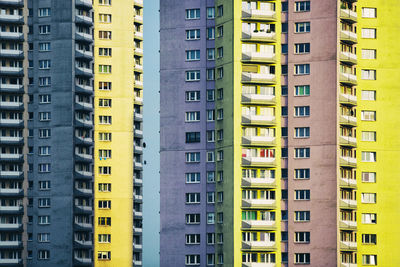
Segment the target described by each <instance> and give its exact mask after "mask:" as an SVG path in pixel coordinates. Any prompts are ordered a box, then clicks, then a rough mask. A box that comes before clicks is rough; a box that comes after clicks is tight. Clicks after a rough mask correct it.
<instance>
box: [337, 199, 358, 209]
mask: <svg viewBox="0 0 400 267" xmlns="http://www.w3.org/2000/svg"><path fill="white" fill-rule="evenodd" d="M339 206H340V208H341V209H356V208H357V200H354V199H340V202H339Z"/></svg>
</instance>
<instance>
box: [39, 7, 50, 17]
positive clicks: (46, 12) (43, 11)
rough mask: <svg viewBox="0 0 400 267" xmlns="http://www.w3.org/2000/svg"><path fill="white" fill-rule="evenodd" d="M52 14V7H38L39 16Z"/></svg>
mask: <svg viewBox="0 0 400 267" xmlns="http://www.w3.org/2000/svg"><path fill="white" fill-rule="evenodd" d="M50 15H51V9H50V8H39V9H38V16H39V17H49V16H50Z"/></svg>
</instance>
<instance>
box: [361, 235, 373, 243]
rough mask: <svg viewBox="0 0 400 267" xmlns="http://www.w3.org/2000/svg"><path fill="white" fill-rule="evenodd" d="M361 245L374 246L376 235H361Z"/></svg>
mask: <svg viewBox="0 0 400 267" xmlns="http://www.w3.org/2000/svg"><path fill="white" fill-rule="evenodd" d="M362 243H363V244H369V245H376V234H363V235H362Z"/></svg>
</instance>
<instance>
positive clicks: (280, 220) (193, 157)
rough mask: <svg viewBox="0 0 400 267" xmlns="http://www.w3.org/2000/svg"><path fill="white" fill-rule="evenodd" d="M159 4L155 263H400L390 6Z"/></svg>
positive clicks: (262, 0) (221, 0) (370, 1)
mask: <svg viewBox="0 0 400 267" xmlns="http://www.w3.org/2000/svg"><path fill="white" fill-rule="evenodd" d="M160 11H161V32H160V36H161V50H160V53H161V73H160V74H161V109H160V110H161V150H160V156H161V171H160V174H161V190H160V193H161V251H160V256H161V258H160V263H161V266H191V265H200V266H215V265H217V266H247V267H249V266H294V265H297V264H302V265H310V266H340V267H344V266H350V267H353V266H354V267H355V266H364V265H372V266H378V264H379V266H391V265H393V263H395V262H400V258H399V256H397V255H396V254H395V253H392V251H391V250H390V249H384V248H389V247H395V240H396V239H398V238H399V237H400V232H399V231H398V230H396V229H394V228H395V227H394V225H393V224H394V223H395V220H397V217H398V216H397V214H398V212H397V205H396V202H397V201H398V196H397V194H396V192H398V191H399V189H400V188H398V186H396V183H395V182H394V181H393V179H395V178H394V176H393V174H395V173H397V172H398V168H397V167H396V164H395V161H396V160H397V159H399V158H400V143H399V142H398V141H397V140H398V139H399V138H398V134H397V133H396V131H394V130H393V129H394V127H395V125H396V124H397V123H398V122H399V119H397V117H396V115H395V111H394V109H395V108H396V105H397V102H398V99H399V96H398V95H397V93H396V89H395V88H396V81H395V77H396V74H395V73H396V72H398V70H399V67H398V66H397V65H396V63H395V62H396V60H397V59H398V58H399V53H398V52H396V43H397V39H398V37H397V36H398V34H397V33H396V31H395V28H396V27H398V26H399V25H398V23H397V22H396V20H395V19H394V18H395V17H396V16H395V14H396V12H398V11H399V10H398V8H397V5H396V3H395V2H394V1H389V2H388V1H386V2H385V3H381V2H379V3H378V1H376V0H366V1H357V0H342V1H333V0H323V1H313V0H310V1H305V0H302V1H293V0H289V1H282V2H281V1H266V0H252V1H226V0H215V1H201V2H199V1H186V2H185V3H184V4H182V2H178V1H175V0H167V1H162V2H161V9H160ZM378 217H379V220H378Z"/></svg>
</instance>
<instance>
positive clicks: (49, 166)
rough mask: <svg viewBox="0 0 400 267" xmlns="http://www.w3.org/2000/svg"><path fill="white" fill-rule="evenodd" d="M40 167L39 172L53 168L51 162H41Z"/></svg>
mask: <svg viewBox="0 0 400 267" xmlns="http://www.w3.org/2000/svg"><path fill="white" fill-rule="evenodd" d="M38 167H39V169H38V171H39V172H50V169H51V165H50V163H41V164H39V166H38Z"/></svg>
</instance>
